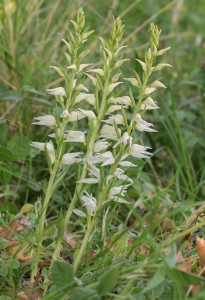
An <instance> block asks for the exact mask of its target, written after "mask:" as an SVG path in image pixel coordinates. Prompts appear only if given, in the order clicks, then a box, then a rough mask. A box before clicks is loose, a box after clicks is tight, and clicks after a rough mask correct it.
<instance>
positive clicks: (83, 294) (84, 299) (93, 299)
mask: <svg viewBox="0 0 205 300" xmlns="http://www.w3.org/2000/svg"><path fill="white" fill-rule="evenodd" d="M77 299H79V300H100V299H101V298H100V296H99V295H98V294H97V292H96V291H95V290H94V289H90V288H82V289H81V288H75V289H74V290H73V291H72V293H71V296H70V300H77Z"/></svg>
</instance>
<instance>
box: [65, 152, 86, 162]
mask: <svg viewBox="0 0 205 300" xmlns="http://www.w3.org/2000/svg"><path fill="white" fill-rule="evenodd" d="M80 154H81V152H73V153H66V154H64V155H63V157H62V159H61V163H62V164H63V165H72V164H74V163H77V162H80V161H82V159H80V158H79V156H80Z"/></svg>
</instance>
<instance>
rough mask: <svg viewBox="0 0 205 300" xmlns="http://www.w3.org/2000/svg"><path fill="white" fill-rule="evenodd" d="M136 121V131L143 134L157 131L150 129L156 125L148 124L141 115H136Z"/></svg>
mask: <svg viewBox="0 0 205 300" xmlns="http://www.w3.org/2000/svg"><path fill="white" fill-rule="evenodd" d="M134 121H135V122H136V126H135V127H136V129H137V130H139V131H141V132H143V131H147V132H156V130H154V129H152V128H150V127H153V126H154V125H153V124H152V123H148V122H146V121H145V120H143V119H142V117H141V115H140V114H136V116H135V119H134Z"/></svg>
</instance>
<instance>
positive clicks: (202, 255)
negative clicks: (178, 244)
mask: <svg viewBox="0 0 205 300" xmlns="http://www.w3.org/2000/svg"><path fill="white" fill-rule="evenodd" d="M196 248H197V252H198V255H199V263H200V265H201V267H204V266H205V240H204V239H203V238H200V237H198V236H197V237H196Z"/></svg>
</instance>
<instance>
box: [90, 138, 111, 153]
mask: <svg viewBox="0 0 205 300" xmlns="http://www.w3.org/2000/svg"><path fill="white" fill-rule="evenodd" d="M108 146H109V143H108V142H107V141H106V140H105V139H102V140H99V141H97V142H95V144H94V146H93V151H94V152H101V151H104V150H106V149H107V147H108Z"/></svg>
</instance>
